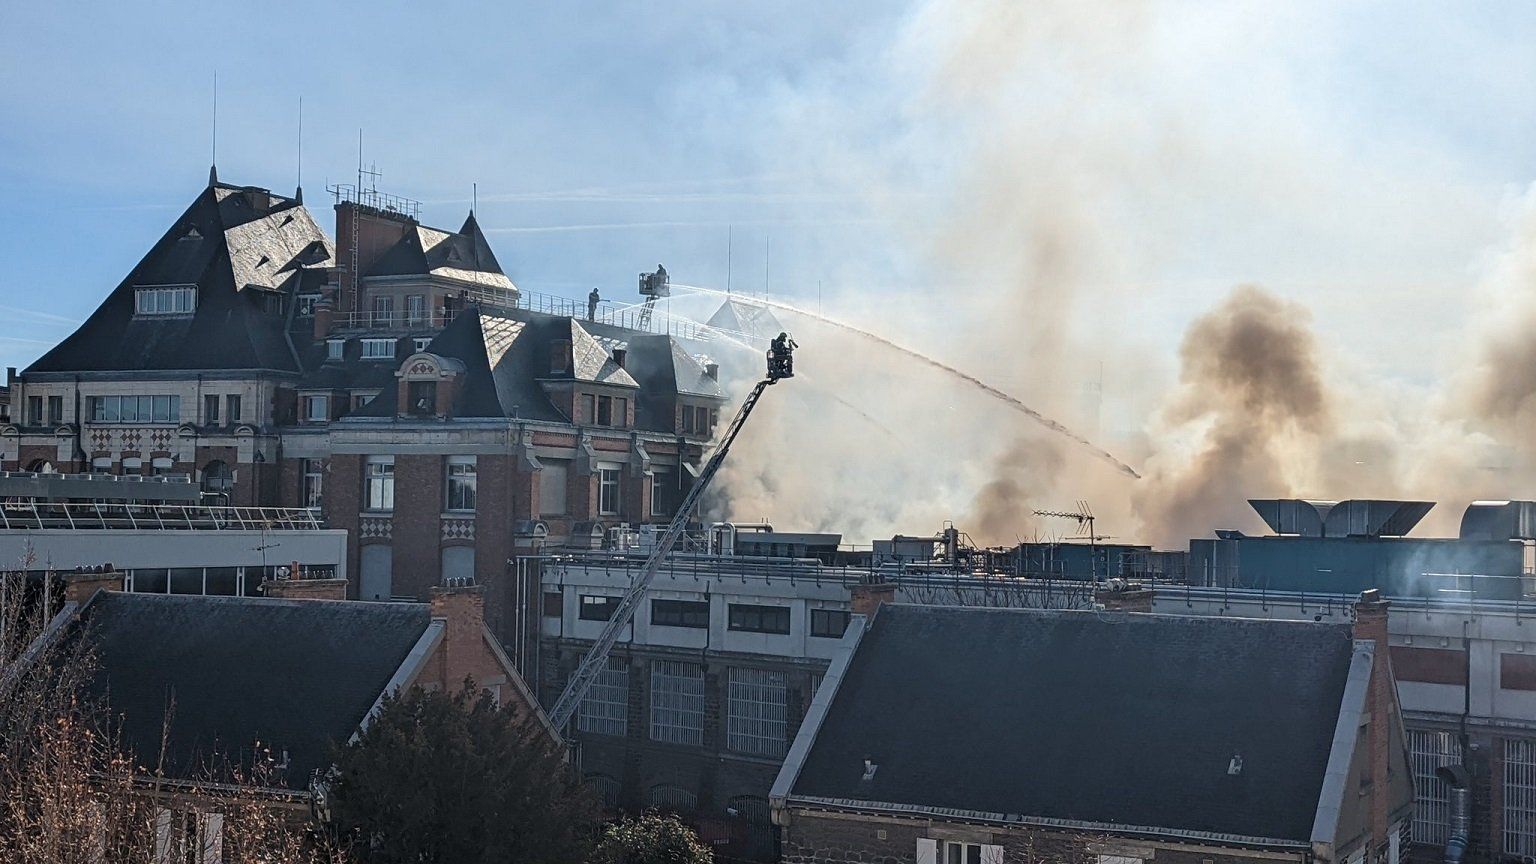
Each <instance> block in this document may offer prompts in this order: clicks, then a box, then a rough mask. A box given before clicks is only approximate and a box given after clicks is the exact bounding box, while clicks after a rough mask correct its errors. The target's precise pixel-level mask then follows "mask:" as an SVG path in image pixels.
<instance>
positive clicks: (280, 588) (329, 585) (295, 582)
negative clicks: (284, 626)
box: [261, 579, 347, 600]
mask: <svg viewBox="0 0 1536 864" xmlns="http://www.w3.org/2000/svg"><path fill="white" fill-rule="evenodd" d="M261 593H263V594H265V595H267V596H268V597H277V598H280V599H283V600H345V599H347V580H345V579H268V580H267V581H265V582H263V583H261Z"/></svg>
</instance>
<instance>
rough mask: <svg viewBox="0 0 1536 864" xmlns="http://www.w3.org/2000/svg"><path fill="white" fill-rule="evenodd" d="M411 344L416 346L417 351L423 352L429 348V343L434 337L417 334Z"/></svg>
mask: <svg viewBox="0 0 1536 864" xmlns="http://www.w3.org/2000/svg"><path fill="white" fill-rule="evenodd" d="M411 344H412V345H413V346H415V348H416V353H417V354H420V353H421V352H423V351H425V350H427V346H428V345H431V344H432V337H431V336H417V337H416V338H415V339H412V340H411Z"/></svg>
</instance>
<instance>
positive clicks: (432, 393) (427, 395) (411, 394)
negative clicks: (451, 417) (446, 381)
mask: <svg viewBox="0 0 1536 864" xmlns="http://www.w3.org/2000/svg"><path fill="white" fill-rule="evenodd" d="M405 398H406V413H408V414H410V415H412V416H414V417H431V416H432V415H434V414H436V413H437V382H436V381H412V382H410V384H409V386H408V387H407V388H406V394H405Z"/></svg>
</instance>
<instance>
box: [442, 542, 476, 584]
mask: <svg viewBox="0 0 1536 864" xmlns="http://www.w3.org/2000/svg"><path fill="white" fill-rule="evenodd" d="M439 557H440V558H441V564H442V574H443V584H444V585H453V584H461V585H472V584H474V581H475V547H473V546H444V547H443V551H442V554H441V555H440V556H439Z"/></svg>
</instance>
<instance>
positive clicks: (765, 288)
mask: <svg viewBox="0 0 1536 864" xmlns="http://www.w3.org/2000/svg"><path fill="white" fill-rule="evenodd" d="M771 239H773V237H772V235H769V236H766V237H764V238H763V299H764V300H767V299H768V261H769V257H768V241H769V240H771Z"/></svg>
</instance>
